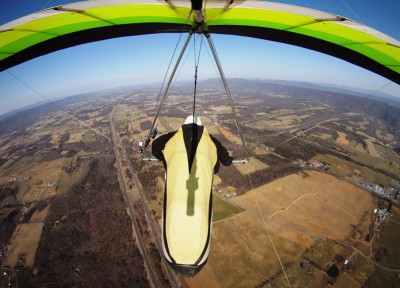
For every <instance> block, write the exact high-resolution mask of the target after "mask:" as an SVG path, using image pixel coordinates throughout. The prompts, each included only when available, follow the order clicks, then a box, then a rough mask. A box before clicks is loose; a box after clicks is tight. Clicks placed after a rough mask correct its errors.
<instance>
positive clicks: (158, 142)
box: [151, 131, 176, 162]
mask: <svg viewBox="0 0 400 288" xmlns="http://www.w3.org/2000/svg"><path fill="white" fill-rule="evenodd" d="M175 133H176V131H174V132H169V133H168V134H164V135H161V136H160V137H158V138H157V139H155V140H154V141H153V143H152V144H151V153H152V154H153V155H154V157H156V158H157V159H158V160H161V161H163V162H164V161H165V159H164V154H163V152H162V151H163V150H164V148H165V144H167V142H168V140H169V139H171V138H172V136H174V135H175Z"/></svg>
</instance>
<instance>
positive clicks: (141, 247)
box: [110, 108, 159, 288]
mask: <svg viewBox="0 0 400 288" xmlns="http://www.w3.org/2000/svg"><path fill="white" fill-rule="evenodd" d="M114 111H115V108H114V109H113V110H112V111H111V114H110V118H111V121H110V126H111V136H112V140H113V144H114V154H115V158H116V162H117V166H118V181H119V183H120V187H121V192H122V197H123V198H124V201H125V204H126V205H127V207H128V208H129V212H130V216H131V219H132V222H133V227H134V230H135V235H136V238H137V239H138V244H139V250H140V252H141V253H142V255H143V259H144V262H145V266H146V268H147V271H148V272H149V275H150V278H151V281H152V283H153V285H154V287H157V288H158V287H159V285H158V282H157V277H156V276H155V273H154V271H153V268H152V266H151V265H150V261H149V257H148V255H147V251H146V248H145V245H144V242H143V239H142V236H141V233H140V230H139V225H138V223H137V220H136V218H135V213H134V209H133V207H132V204H131V202H130V201H129V198H128V194H127V192H126V187H125V182H124V181H123V179H122V169H121V157H120V155H119V153H118V151H117V147H121V146H120V145H118V144H119V143H120V142H119V141H118V140H117V139H119V136H118V133H117V132H116V131H115V125H114ZM117 142H119V143H117Z"/></svg>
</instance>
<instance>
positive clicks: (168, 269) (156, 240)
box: [113, 133, 179, 287]
mask: <svg viewBox="0 0 400 288" xmlns="http://www.w3.org/2000/svg"><path fill="white" fill-rule="evenodd" d="M113 137H114V136H113ZM115 137H116V138H117V141H118V142H119V143H120V144H121V139H120V138H119V135H118V133H116V136H115ZM113 139H114V138H113ZM120 147H121V152H122V154H123V155H122V158H123V159H126V164H127V166H128V169H129V172H130V174H131V175H132V180H133V181H134V183H135V187H136V188H137V191H138V194H139V197H140V201H141V202H142V206H143V210H144V211H145V216H146V219H147V223H148V225H149V227H150V230H151V233H152V235H153V238H154V243H155V244H156V246H157V249H158V251H160V254H162V251H163V250H162V245H161V242H160V239H159V238H158V235H157V229H156V227H155V226H154V221H153V219H152V217H151V214H150V212H149V209H148V206H147V202H146V198H145V196H144V193H143V191H142V189H141V184H140V181H139V180H138V179H137V176H136V173H135V170H134V169H133V167H132V163H131V162H130V161H129V157H128V156H127V153H126V150H125V148H124V147H123V145H122V144H121V145H120ZM161 259H162V263H163V265H164V269H165V271H166V272H167V277H168V280H169V282H170V283H171V285H172V287H179V284H178V283H179V281H178V280H177V277H176V276H175V273H174V272H173V271H172V269H171V267H170V266H169V265H168V263H167V262H166V261H165V258H164V257H161Z"/></svg>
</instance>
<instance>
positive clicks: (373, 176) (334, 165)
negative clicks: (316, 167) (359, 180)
mask: <svg viewBox="0 0 400 288" xmlns="http://www.w3.org/2000/svg"><path fill="white" fill-rule="evenodd" d="M314 159H316V160H318V161H322V162H326V163H329V164H330V169H329V172H331V173H333V174H335V175H338V176H342V177H345V176H348V175H349V174H352V172H353V171H354V170H359V171H361V173H362V174H363V175H364V177H365V178H367V179H369V180H371V181H373V182H375V183H377V184H379V185H382V186H389V185H391V183H392V180H391V178H389V177H387V176H385V175H383V174H381V173H378V172H375V171H373V170H371V169H369V168H368V167H365V166H362V165H358V164H356V163H353V162H350V161H347V160H343V159H340V158H338V157H336V156H332V155H321V154H319V155H317V156H315V157H314Z"/></svg>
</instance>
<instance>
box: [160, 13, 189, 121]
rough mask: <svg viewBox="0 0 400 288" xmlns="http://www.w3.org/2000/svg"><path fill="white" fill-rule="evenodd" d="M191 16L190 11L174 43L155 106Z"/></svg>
mask: <svg viewBox="0 0 400 288" xmlns="http://www.w3.org/2000/svg"><path fill="white" fill-rule="evenodd" d="M191 14H192V10H190V12H189V14H188V17H187V18H186V21H185V24H184V25H183V27H182V30H181V33H180V34H179V38H178V41H177V42H176V45H175V48H174V52H172V56H171V59H170V60H169V64H168V67H167V71H165V75H164V79H163V82H162V84H161V87H160V91H159V92H158V96H157V100H156V101H155V103H156V104H157V103H158V101H159V100H160V97H161V94H162V90H163V87H164V84H165V80H166V79H167V75H168V73H169V69H170V68H171V64H172V60H173V59H174V57H175V53H176V50H177V49H178V46H179V43H180V42H181V38H182V35H183V32H184V31H185V28H186V25H187V22H188V21H189V18H190V15H191ZM156 109H157V105H156V106H155V107H154V113H155V111H156Z"/></svg>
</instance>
